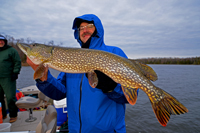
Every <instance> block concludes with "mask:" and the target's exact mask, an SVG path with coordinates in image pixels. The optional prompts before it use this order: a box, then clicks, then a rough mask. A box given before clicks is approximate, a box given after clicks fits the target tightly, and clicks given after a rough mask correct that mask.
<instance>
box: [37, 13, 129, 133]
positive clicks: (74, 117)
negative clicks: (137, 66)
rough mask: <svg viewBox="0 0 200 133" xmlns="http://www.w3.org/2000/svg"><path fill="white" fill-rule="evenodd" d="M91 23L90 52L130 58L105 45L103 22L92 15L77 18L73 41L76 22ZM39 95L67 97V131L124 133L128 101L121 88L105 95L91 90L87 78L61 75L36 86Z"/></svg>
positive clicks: (119, 50) (76, 36)
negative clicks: (99, 51)
mask: <svg viewBox="0 0 200 133" xmlns="http://www.w3.org/2000/svg"><path fill="white" fill-rule="evenodd" d="M80 19H81V20H86V21H92V22H93V23H94V25H95V27H96V31H97V33H96V35H95V36H92V37H91V42H90V45H89V48H90V49H98V50H103V51H108V52H111V53H115V54H117V55H120V56H122V57H125V58H127V56H126V55H125V54H124V52H123V51H122V50H121V49H120V48H118V47H114V46H106V45H105V44H104V40H103V38H104V30H103V26H102V23H101V21H100V19H99V18H98V17H97V16H95V15H93V14H86V15H83V16H80V17H77V18H75V20H74V23H73V29H74V30H75V31H74V37H75V39H77V41H78V42H79V43H80V45H82V42H81V41H80V39H79V33H78V27H77V21H78V20H80ZM37 86H38V88H39V90H40V91H42V92H43V93H44V94H46V95H47V96H49V97H50V98H52V99H55V100H60V99H62V98H65V97H67V109H68V124H69V125H68V127H69V132H70V133H77V132H82V133H114V132H115V131H116V132H117V133H125V132H126V127H125V103H127V100H126V98H125V96H124V94H123V92H122V89H121V85H120V84H118V85H117V86H116V88H115V89H114V91H112V92H110V93H103V92H102V91H101V90H100V89H96V88H92V87H91V86H90V85H89V83H88V79H87V77H86V76H85V74H70V73H63V72H61V73H60V74H59V76H58V77H57V79H56V78H54V77H53V76H52V75H51V73H50V72H48V79H47V81H45V82H37Z"/></svg>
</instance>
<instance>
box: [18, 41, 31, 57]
mask: <svg viewBox="0 0 200 133" xmlns="http://www.w3.org/2000/svg"><path fill="white" fill-rule="evenodd" d="M17 46H18V47H19V48H20V49H21V51H22V52H24V54H26V55H27V51H28V49H30V48H31V47H30V45H28V44H26V43H17Z"/></svg>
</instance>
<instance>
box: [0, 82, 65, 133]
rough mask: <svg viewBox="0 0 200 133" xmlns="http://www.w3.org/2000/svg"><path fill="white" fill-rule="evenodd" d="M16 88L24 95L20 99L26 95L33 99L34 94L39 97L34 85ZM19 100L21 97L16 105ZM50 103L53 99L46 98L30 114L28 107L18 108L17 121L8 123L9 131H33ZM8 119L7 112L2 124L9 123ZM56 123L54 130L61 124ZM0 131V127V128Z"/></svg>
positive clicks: (33, 132) (30, 132)
mask: <svg viewBox="0 0 200 133" xmlns="http://www.w3.org/2000/svg"><path fill="white" fill-rule="evenodd" d="M18 90H19V91H20V92H21V93H23V95H24V97H22V99H25V98H27V97H28V98H31V97H32V96H33V99H34V96H35V95H38V98H39V95H40V93H41V92H40V91H39V90H38V88H37V87H36V86H35V85H33V86H28V87H25V88H22V89H18ZM20 100H21V99H19V100H18V101H17V102H16V105H19V104H17V103H19V102H20ZM65 103H66V102H65ZM52 104H53V100H52V99H50V100H48V102H44V103H43V104H42V106H40V107H36V108H34V109H33V110H32V114H30V110H29V109H27V110H24V109H19V112H18V117H17V121H15V122H13V123H10V124H11V126H10V127H9V131H10V132H12V133H13V132H17V133H20V132H22V133H35V132H36V128H37V126H38V124H39V123H40V122H41V121H42V119H43V118H44V117H45V113H46V109H47V108H48V106H49V105H52ZM19 107H22V106H18V108H19ZM53 107H54V108H55V106H53ZM55 109H56V108H55ZM56 111H57V109H56ZM32 118H34V120H30V119H32ZM9 120H10V118H9V114H7V118H6V119H4V120H3V124H4V125H6V124H5V123H9ZM56 120H57V119H56ZM57 123H58V122H57ZM57 123H56V130H57V132H59V128H60V125H61V124H60V125H59V126H58V125H57ZM8 126H9V125H8ZM0 132H1V129H0Z"/></svg>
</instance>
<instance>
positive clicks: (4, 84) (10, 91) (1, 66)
mask: <svg viewBox="0 0 200 133" xmlns="http://www.w3.org/2000/svg"><path fill="white" fill-rule="evenodd" d="M20 69H21V60H20V57H19V54H18V52H17V50H15V49H14V48H13V47H11V46H9V45H7V39H6V38H5V37H4V36H2V35H0V102H1V103H2V114H3V119H5V118H7V113H6V107H5V101H4V94H5V95H6V100H7V104H8V111H9V116H10V123H12V122H15V121H16V120H17V112H18V108H17V106H16V105H15V102H16V97H15V95H16V79H17V78H18V74H19V72H20Z"/></svg>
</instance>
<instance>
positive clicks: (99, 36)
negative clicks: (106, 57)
mask: <svg viewBox="0 0 200 133" xmlns="http://www.w3.org/2000/svg"><path fill="white" fill-rule="evenodd" d="M80 21H89V22H93V23H94V25H95V27H96V32H97V33H96V35H95V36H92V37H91V41H90V46H89V48H90V49H101V48H102V47H104V45H105V44H104V40H103V37H104V29H103V25H102V23H101V20H100V19H99V18H98V17H97V16H96V15H94V14H85V15H82V16H79V17H76V18H75V19H74V22H73V27H72V29H73V30H74V38H75V39H77V41H78V42H79V44H80V45H81V46H82V42H81V40H80V38H79V31H78V28H79V27H78V26H79V25H80Z"/></svg>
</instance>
